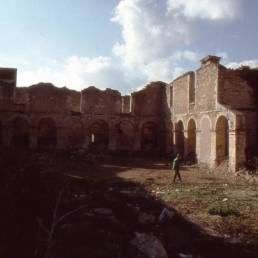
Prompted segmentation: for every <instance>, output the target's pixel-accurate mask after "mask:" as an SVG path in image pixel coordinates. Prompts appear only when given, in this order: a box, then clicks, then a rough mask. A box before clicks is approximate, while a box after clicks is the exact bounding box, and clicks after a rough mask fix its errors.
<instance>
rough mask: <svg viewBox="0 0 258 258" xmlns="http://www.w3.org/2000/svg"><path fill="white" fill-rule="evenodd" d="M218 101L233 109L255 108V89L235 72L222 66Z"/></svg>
mask: <svg viewBox="0 0 258 258" xmlns="http://www.w3.org/2000/svg"><path fill="white" fill-rule="evenodd" d="M219 79H220V80H219V81H220V83H219V87H218V101H219V103H220V104H222V105H223V104H224V105H227V106H229V107H230V108H232V109H250V108H251V109H252V108H255V95H254V91H253V88H252V87H251V86H250V85H249V84H248V82H247V81H246V80H244V79H242V78H241V77H240V76H239V75H238V73H237V72H236V71H234V70H229V69H226V68H224V67H222V66H220V70H219Z"/></svg>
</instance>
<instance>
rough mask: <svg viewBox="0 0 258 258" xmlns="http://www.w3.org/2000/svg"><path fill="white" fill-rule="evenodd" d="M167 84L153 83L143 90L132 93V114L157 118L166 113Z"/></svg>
mask: <svg viewBox="0 0 258 258" xmlns="http://www.w3.org/2000/svg"><path fill="white" fill-rule="evenodd" d="M166 86H167V85H166V84H165V83H163V82H153V83H150V84H148V85H147V86H146V87H145V88H144V89H143V90H140V91H137V92H133V93H132V100H131V101H132V104H131V105H132V106H131V107H132V109H131V112H132V114H134V115H137V116H157V115H162V114H163V112H164V105H165V103H166Z"/></svg>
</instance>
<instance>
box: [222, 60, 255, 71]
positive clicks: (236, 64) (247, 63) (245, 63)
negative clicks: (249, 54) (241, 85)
mask: <svg viewBox="0 0 258 258" xmlns="http://www.w3.org/2000/svg"><path fill="white" fill-rule="evenodd" d="M226 66H227V67H228V68H232V69H237V68H239V67H241V66H249V67H251V68H257V67H258V59H252V60H245V61H242V62H230V63H228V64H227V65H226Z"/></svg>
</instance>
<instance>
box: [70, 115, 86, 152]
mask: <svg viewBox="0 0 258 258" xmlns="http://www.w3.org/2000/svg"><path fill="white" fill-rule="evenodd" d="M65 139H66V147H67V148H69V149H78V148H81V147H82V146H83V143H84V133H83V126H82V123H81V122H80V121H79V120H78V119H71V120H70V121H68V123H67V124H66V125H65Z"/></svg>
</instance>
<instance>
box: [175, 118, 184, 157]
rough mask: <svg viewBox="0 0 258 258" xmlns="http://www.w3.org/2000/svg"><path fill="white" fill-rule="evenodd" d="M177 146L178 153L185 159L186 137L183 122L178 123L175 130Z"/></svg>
mask: <svg viewBox="0 0 258 258" xmlns="http://www.w3.org/2000/svg"><path fill="white" fill-rule="evenodd" d="M175 129H176V130H175V144H176V151H177V153H179V154H180V155H181V157H184V153H185V137H184V124H183V122H182V121H181V120H179V121H178V122H177V123H176V128H175Z"/></svg>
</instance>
